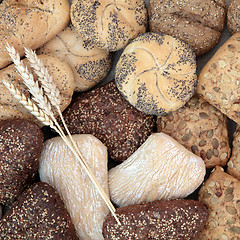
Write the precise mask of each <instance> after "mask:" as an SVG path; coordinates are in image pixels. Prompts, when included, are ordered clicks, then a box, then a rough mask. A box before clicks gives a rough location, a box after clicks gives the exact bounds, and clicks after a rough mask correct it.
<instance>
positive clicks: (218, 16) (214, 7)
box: [149, 0, 226, 56]
mask: <svg viewBox="0 0 240 240" xmlns="http://www.w3.org/2000/svg"><path fill="white" fill-rule="evenodd" d="M225 8H226V3H225V0H218V1H209V0H184V1H178V0H161V1H160V0H150V4H149V27H150V31H151V32H162V33H165V34H169V35H171V36H173V37H176V38H179V39H182V40H183V41H185V42H187V43H188V44H190V45H191V47H192V48H193V50H194V51H195V53H196V55H197V56H198V55H202V54H204V53H206V52H208V51H209V50H211V49H212V48H213V47H214V46H215V45H216V44H217V43H218V41H219V39H220V37H221V36H222V32H223V28H224V21H225V13H226V9H225Z"/></svg>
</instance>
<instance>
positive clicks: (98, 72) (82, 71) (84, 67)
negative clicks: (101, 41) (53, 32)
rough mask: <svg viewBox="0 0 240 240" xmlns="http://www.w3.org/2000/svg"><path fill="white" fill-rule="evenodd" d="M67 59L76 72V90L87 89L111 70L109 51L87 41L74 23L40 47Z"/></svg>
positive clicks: (41, 49) (43, 52)
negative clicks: (77, 30)
mask: <svg viewBox="0 0 240 240" xmlns="http://www.w3.org/2000/svg"><path fill="white" fill-rule="evenodd" d="M38 53H39V54H51V55H54V56H57V57H59V58H60V59H61V60H63V61H66V62H67V63H68V64H69V66H70V67H71V69H72V71H73V74H74V83H75V89H74V90H75V91H86V90H88V89H90V88H92V87H93V86H95V85H96V84H97V83H99V82H100V81H101V80H102V79H103V78H104V77H106V75H107V74H108V72H109V71H110V68H111V55H110V53H109V52H108V51H106V50H102V49H100V48H96V47H94V46H92V45H91V44H89V43H85V42H84V41H83V39H82V37H81V36H80V35H79V34H78V33H77V32H76V31H75V29H74V27H73V26H72V25H69V26H68V27H66V28H65V29H64V30H63V31H62V32H61V33H59V34H58V35H57V36H56V37H55V38H53V39H52V40H51V41H49V42H47V43H46V44H44V46H43V47H41V48H40V49H38Z"/></svg>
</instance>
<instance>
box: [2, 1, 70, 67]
mask: <svg viewBox="0 0 240 240" xmlns="http://www.w3.org/2000/svg"><path fill="white" fill-rule="evenodd" d="M69 12H70V4H69V2H68V0H44V1H41V0H4V1H2V3H1V4H0V19H1V27H0V68H3V67H5V66H7V65H8V64H9V63H10V62H11V60H10V57H9V55H8V53H7V51H6V49H5V44H6V42H8V43H9V44H10V45H12V46H13V47H15V48H16V50H17V51H18V52H19V53H20V55H21V56H23V55H24V47H28V48H31V49H37V48H38V47H40V46H42V45H43V44H44V43H46V42H47V41H49V40H50V39H52V38H53V37H54V36H56V35H57V34H58V33H59V32H60V31H62V29H64V27H65V26H66V25H67V24H68V22H69V20H70V13H69Z"/></svg>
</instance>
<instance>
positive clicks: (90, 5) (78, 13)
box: [71, 0, 148, 51]
mask: <svg viewBox="0 0 240 240" xmlns="http://www.w3.org/2000/svg"><path fill="white" fill-rule="evenodd" d="M147 18H148V17H147V8H146V4H145V2H144V1H143V0H117V1H105V0H75V1H73V3H72V5H71V21H72V24H73V26H74V27H75V28H76V30H77V31H78V32H79V33H80V34H81V36H82V37H83V39H84V40H87V41H90V42H92V43H93V44H94V45H95V46H96V47H99V48H102V49H106V50H108V51H117V50H119V49H121V48H123V47H125V46H126V45H127V44H128V43H129V41H130V40H132V39H134V38H136V37H137V36H138V35H139V34H141V33H144V32H145V31H146V28H147Z"/></svg>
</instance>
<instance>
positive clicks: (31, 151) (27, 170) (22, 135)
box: [0, 119, 43, 205]
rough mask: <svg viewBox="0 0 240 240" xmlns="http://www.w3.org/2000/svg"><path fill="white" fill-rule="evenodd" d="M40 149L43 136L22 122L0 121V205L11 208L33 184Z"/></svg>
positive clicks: (28, 122) (29, 122)
mask: <svg viewBox="0 0 240 240" xmlns="http://www.w3.org/2000/svg"><path fill="white" fill-rule="evenodd" d="M42 149H43V133H42V131H41V129H40V127H38V125H37V124H35V123H34V122H31V121H29V120H24V119H9V120H5V121H0V203H1V204H3V205H11V204H12V203H13V202H14V201H15V200H16V198H17V197H18V196H19V195H20V194H21V193H22V192H23V191H24V189H25V188H26V187H27V186H28V185H29V184H31V183H32V182H33V180H34V176H35V175H36V173H37V169H38V165H39V159H40V155H41V152H42Z"/></svg>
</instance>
